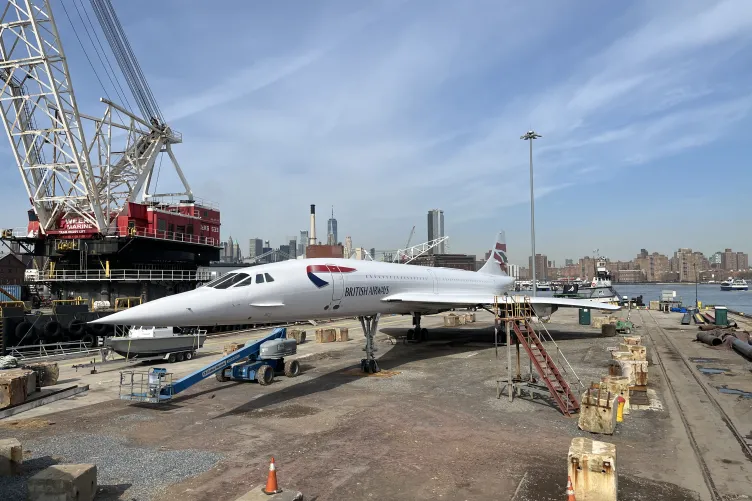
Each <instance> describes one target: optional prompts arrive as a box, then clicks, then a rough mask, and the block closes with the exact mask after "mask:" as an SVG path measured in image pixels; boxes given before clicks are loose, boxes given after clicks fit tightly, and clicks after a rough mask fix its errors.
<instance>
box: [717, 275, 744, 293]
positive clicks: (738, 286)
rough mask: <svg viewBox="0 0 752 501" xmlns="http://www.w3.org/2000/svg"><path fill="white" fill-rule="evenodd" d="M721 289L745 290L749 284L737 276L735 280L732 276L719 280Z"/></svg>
mask: <svg viewBox="0 0 752 501" xmlns="http://www.w3.org/2000/svg"><path fill="white" fill-rule="evenodd" d="M721 290H722V291H746V290H749V286H748V285H747V281H746V280H744V279H743V278H737V279H736V280H734V279H733V278H731V277H729V278H728V279H726V280H724V281H723V282H721Z"/></svg>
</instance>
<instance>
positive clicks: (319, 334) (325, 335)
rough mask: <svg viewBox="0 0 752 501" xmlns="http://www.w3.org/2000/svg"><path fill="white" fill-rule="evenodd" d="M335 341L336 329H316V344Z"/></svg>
mask: <svg viewBox="0 0 752 501" xmlns="http://www.w3.org/2000/svg"><path fill="white" fill-rule="evenodd" d="M336 340H337V331H336V329H324V328H319V329H316V342H317V343H333V342H335V341H336Z"/></svg>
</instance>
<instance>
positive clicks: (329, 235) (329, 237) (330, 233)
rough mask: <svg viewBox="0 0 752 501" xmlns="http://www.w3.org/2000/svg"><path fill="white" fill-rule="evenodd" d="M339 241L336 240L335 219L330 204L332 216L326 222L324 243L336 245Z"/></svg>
mask: <svg viewBox="0 0 752 501" xmlns="http://www.w3.org/2000/svg"><path fill="white" fill-rule="evenodd" d="M338 242H339V240H337V220H336V219H334V206H332V217H331V219H329V221H327V223H326V243H327V244H329V245H336V244H337V243H338Z"/></svg>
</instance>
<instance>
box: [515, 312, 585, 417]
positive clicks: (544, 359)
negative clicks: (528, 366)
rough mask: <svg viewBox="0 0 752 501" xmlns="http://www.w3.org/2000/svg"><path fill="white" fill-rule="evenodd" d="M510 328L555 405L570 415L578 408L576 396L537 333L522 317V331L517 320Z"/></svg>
mask: <svg viewBox="0 0 752 501" xmlns="http://www.w3.org/2000/svg"><path fill="white" fill-rule="evenodd" d="M512 328H513V330H514V334H515V335H516V336H517V340H518V341H519V343H520V345H522V347H523V348H525V351H526V352H527V355H528V356H529V357H530V360H531V361H532V363H533V365H534V366H535V368H536V370H537V371H538V374H540V377H541V379H543V381H544V382H545V383H546V386H547V387H548V391H549V392H550V393H551V396H552V397H553V399H554V401H555V402H556V405H558V406H559V409H560V410H561V412H562V413H563V414H564V415H565V416H567V417H571V415H572V414H573V413H575V412H577V411H578V410H579V409H580V404H579V403H578V402H577V398H576V397H575V395H574V393H572V389H571V388H570V387H569V384H568V383H567V381H566V379H564V376H562V375H561V372H560V371H559V368H558V367H556V363H554V360H553V359H552V358H551V356H550V355H549V354H548V352H547V351H546V348H545V347H544V346H543V343H542V342H541V340H540V338H539V337H538V334H536V332H535V330H533V327H532V326H531V325H530V322H529V321H528V319H527V318H526V319H524V328H525V330H524V332H523V331H522V330H521V329H520V326H519V325H518V324H517V322H512Z"/></svg>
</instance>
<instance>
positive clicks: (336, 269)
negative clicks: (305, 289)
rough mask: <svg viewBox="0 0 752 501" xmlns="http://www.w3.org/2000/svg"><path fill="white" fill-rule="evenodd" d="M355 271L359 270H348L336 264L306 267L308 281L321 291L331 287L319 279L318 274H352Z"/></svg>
mask: <svg viewBox="0 0 752 501" xmlns="http://www.w3.org/2000/svg"><path fill="white" fill-rule="evenodd" d="M354 271H357V270H356V269H355V268H347V267H345V266H337V265H334V264H312V265H309V266H306V273H307V274H308V280H310V281H311V282H313V285H315V286H316V287H318V288H319V289H321V288H323V287H326V286H327V285H329V282H327V281H326V280H324V279H322V278H321V277H319V276H318V275H317V273H352V272H354Z"/></svg>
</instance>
